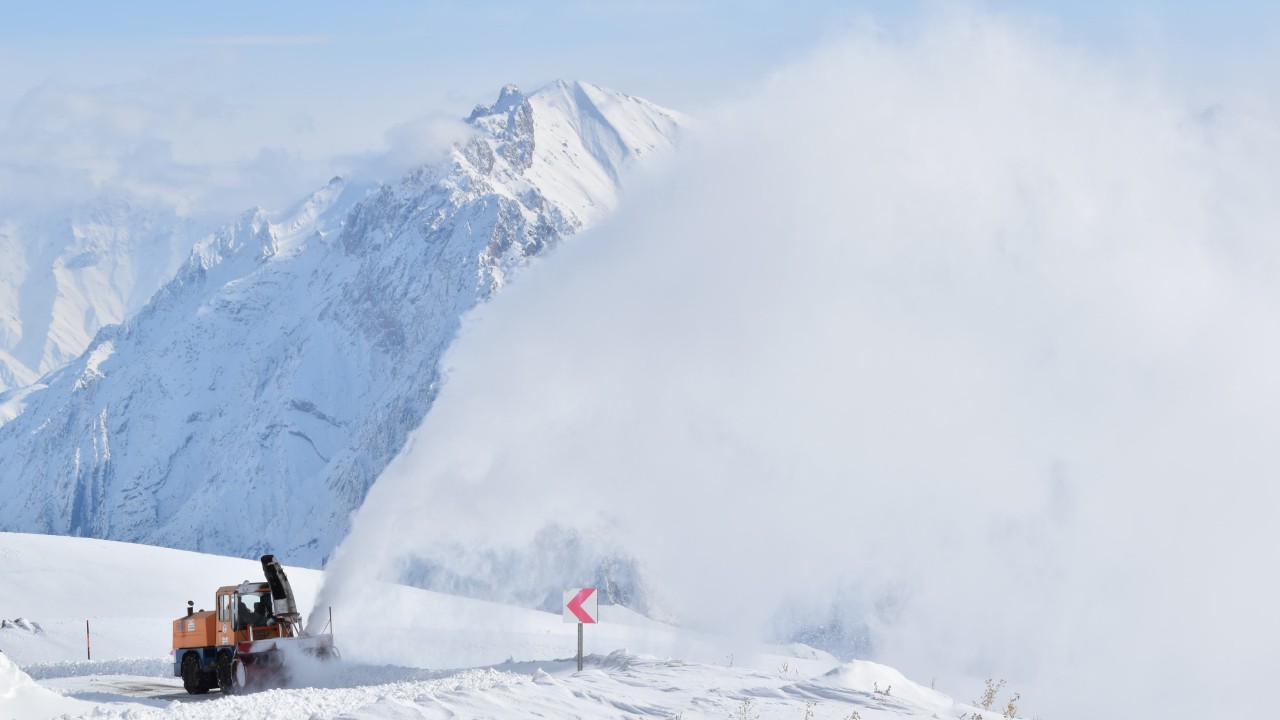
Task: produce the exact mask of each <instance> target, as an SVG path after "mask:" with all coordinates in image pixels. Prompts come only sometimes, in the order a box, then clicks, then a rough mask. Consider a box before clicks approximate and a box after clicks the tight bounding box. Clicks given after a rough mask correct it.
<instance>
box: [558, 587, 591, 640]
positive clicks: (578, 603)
mask: <svg viewBox="0 0 1280 720" xmlns="http://www.w3.org/2000/svg"><path fill="white" fill-rule="evenodd" d="M595 591H596V589H595V588H582V589H581V590H579V591H578V594H577V595H575V596H574V597H573V599H572V600H570V601H569V604H568V605H566V606H565V607H567V608H569V612H571V613H573V614H574V615H576V616H577V618H578V622H583V623H594V622H595V621H596V619H595V618H593V617H591V615H590V613H588V612H587V611H586V610H584V609H582V603H584V602H586V601H587V598H589V597H591V593H593V592H595ZM593 632H594V631H593Z"/></svg>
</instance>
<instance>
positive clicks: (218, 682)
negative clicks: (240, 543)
mask: <svg viewBox="0 0 1280 720" xmlns="http://www.w3.org/2000/svg"><path fill="white" fill-rule="evenodd" d="M262 571H263V573H264V574H265V575H266V577H267V581H266V582H248V581H246V582H243V583H240V584H239V585H228V586H226V587H220V588H218V592H217V594H216V595H215V596H214V608H215V609H214V610H208V611H206V610H201V611H200V612H195V610H194V607H193V605H194V604H193V603H192V602H190V601H188V602H187V614H186V615H185V616H183V617H180V618H178V619H177V620H174V621H173V674H174V676H176V677H180V678H182V685H183V687H185V688H186V690H187V692H189V693H191V694H192V695H200V694H203V693H207V692H209V690H210V689H211V688H215V687H216V688H219V689H221V690H222V692H224V693H228V694H230V693H241V692H246V691H248V690H253V689H256V688H260V687H271V686H280V685H284V684H286V683H287V682H288V679H289V678H288V667H287V663H288V659H287V658H288V657H289V656H290V655H291V654H292V653H294V652H297V653H301V654H306V655H310V656H313V657H316V658H320V659H328V658H331V657H337V655H338V651H337V649H336V648H335V647H334V646H333V634H332V633H330V634H327V635H314V636H311V635H307V634H306V632H305V631H303V629H302V616H301V615H299V614H298V606H297V603H295V602H294V599H293V589H292V588H291V587H290V586H289V578H288V577H286V576H285V574H284V568H283V567H281V566H280V563H278V562H276V558H275V556H274V555H263V556H262Z"/></svg>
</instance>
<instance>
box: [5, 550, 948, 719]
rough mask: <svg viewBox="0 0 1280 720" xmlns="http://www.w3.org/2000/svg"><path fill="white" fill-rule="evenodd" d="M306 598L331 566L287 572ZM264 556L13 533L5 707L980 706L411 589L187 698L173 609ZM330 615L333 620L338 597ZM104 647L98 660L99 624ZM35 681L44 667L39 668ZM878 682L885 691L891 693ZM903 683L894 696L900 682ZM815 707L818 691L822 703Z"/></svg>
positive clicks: (219, 711) (795, 662)
mask: <svg viewBox="0 0 1280 720" xmlns="http://www.w3.org/2000/svg"><path fill="white" fill-rule="evenodd" d="M288 573H289V578H290V581H291V583H292V585H293V587H294V589H295V591H296V593H297V595H298V597H299V600H300V601H301V603H302V605H303V606H304V607H309V606H310V604H311V603H312V601H313V599H314V597H315V592H316V590H317V588H318V586H319V584H320V581H321V578H322V573H321V572H319V571H314V570H306V569H301V568H289V569H288ZM260 577H261V567H260V565H259V564H258V563H256V562H253V561H249V560H241V559H236V558H226V557H218V556H212V555H201V554H198V553H191V552H185V551H179V550H169V549H164V548H157V547H150V546H145V545H131V544H126V543H117V542H110V541H103V540H94V539H85V538H69V537H54V536H43V535H24V534H14V533H0V613H3V614H6V615H15V614H16V615H17V616H20V617H21V618H22V619H21V620H20V621H18V617H16V616H15V617H13V618H7V619H8V620H10V621H11V622H8V623H4V627H3V628H0V651H3V654H0V718H10V717H15V718H23V719H24V720H25V719H28V718H29V719H33V720H34V719H37V718H46V717H60V716H69V717H95V718H122V719H123V718H129V719H130V720H142V719H145V718H166V719H172V718H211V719H212V718H219V719H221V718H227V717H236V718H294V717H297V718H317V719H318V718H344V719H354V718H436V717H460V718H473V717H474V718H479V717H504V718H506V717H578V718H616V717H683V718H690V719H692V718H725V717H760V718H802V717H809V715H807V714H806V713H807V712H809V711H811V712H812V717H814V718H832V719H834V718H848V717H850V716H851V713H855V712H856V713H858V716H859V717H862V718H866V719H868V720H870V719H871V718H894V717H937V718H947V717H956V718H958V717H960V716H961V715H963V714H965V713H966V712H972V708H969V707H965V706H962V705H960V704H957V703H955V702H953V701H952V700H950V699H949V698H947V697H946V696H944V695H942V694H941V693H937V692H934V691H932V690H929V689H927V688H924V687H921V686H918V685H916V684H914V683H912V682H911V681H909V680H907V679H906V678H904V677H903V676H902V675H900V674H899V673H897V672H896V671H894V670H892V669H891V668H887V667H883V666H880V665H876V664H874V663H868V662H853V663H847V664H841V663H839V662H837V661H836V660H834V659H833V658H831V657H830V656H827V655H826V654H824V653H821V652H817V651H814V650H813V649H811V648H807V647H805V646H791V647H778V646H763V645H759V646H743V645H735V644H733V643H730V642H728V641H725V640H723V639H719V638H715V637H710V636H705V635H699V634H696V633H690V632H686V631H683V630H681V629H679V628H676V627H672V626H668V625H663V624H661V623H657V622H654V621H652V620H648V619H645V618H642V617H639V616H637V615H635V614H634V613H631V612H629V611H627V610H625V609H623V608H618V607H613V606H603V607H601V614H602V622H601V624H599V625H596V626H589V627H587V628H586V635H585V639H586V642H585V647H586V652H587V658H586V663H585V668H584V670H583V671H582V672H577V671H576V667H575V663H574V661H573V659H572V656H573V654H574V651H575V643H576V626H574V625H572V624H565V623H563V622H562V620H561V618H560V616H559V615H557V614H552V613H544V612H537V611H532V610H526V609H522V608H515V607H509V606H505V605H499V604H495V603H488V602H482V601H476V600H469V599H465V598H459V597H453V596H448V595H442V594H439V593H432V592H427V591H424V590H418V589H415V588H408V587H403V586H387V585H381V586H376V587H370V588H368V589H367V590H368V592H367V597H366V598H365V601H366V602H364V603H363V604H362V605H361V606H360V607H338V608H334V629H335V638H336V642H337V644H338V645H339V647H340V649H341V650H342V652H343V656H344V657H343V660H342V661H340V662H337V663H315V664H308V663H295V664H294V665H293V669H294V670H295V682H294V683H293V684H292V686H291V687H288V688H280V689H272V690H266V691H262V692H258V693H253V694H249V695H243V696H232V697H223V696H222V695H221V694H220V693H218V692H216V691H215V692H212V693H209V694H208V695H203V696H191V695H187V694H186V693H185V692H184V691H183V689H182V685H181V681H180V680H179V679H178V678H175V677H173V676H172V664H171V663H172V661H171V658H170V656H169V655H168V649H169V639H170V638H169V627H170V625H169V623H170V621H171V620H172V619H173V618H174V617H176V616H178V615H180V614H181V613H182V612H183V611H184V608H185V603H186V600H188V599H191V600H195V602H196V605H197V607H200V606H208V605H209V604H210V601H211V599H212V596H213V592H214V590H215V589H216V588H217V587H218V586H220V585H224V584H230V583H237V582H240V581H242V580H246V579H257V578H260ZM318 610H319V615H320V616H321V617H326V618H327V613H328V608H321V609H318ZM86 619H88V620H89V622H90V629H91V632H92V652H93V659H92V660H87V659H85V637H84V633H85V626H84V622H85V620H86ZM33 678H34V680H33ZM877 691H879V692H877ZM886 691H887V694H885V693H886ZM810 703H811V704H812V705H809V704H810Z"/></svg>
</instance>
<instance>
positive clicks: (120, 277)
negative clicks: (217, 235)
mask: <svg viewBox="0 0 1280 720" xmlns="http://www.w3.org/2000/svg"><path fill="white" fill-rule="evenodd" d="M199 227H200V226H199V225H198V224H197V223H196V222H194V221H191V220H187V219H184V218H181V217H179V216H178V214H177V213H176V212H175V211H174V209H173V208H171V207H167V206H164V205H162V204H160V203H158V202H157V201H142V200H139V199H137V198H132V197H130V196H129V195H128V194H126V193H123V192H116V191H109V190H104V191H103V192H101V193H100V194H99V195H98V196H97V197H96V198H95V199H94V200H91V201H89V202H86V203H83V204H81V205H79V206H76V207H73V208H62V209H57V210H44V211H29V212H28V211H24V210H22V209H7V210H0V258H4V262H2V263H0V392H3V391H4V390H8V389H12V388H16V387H20V386H23V385H27V384H30V383H32V382H34V381H35V380H36V379H37V378H38V377H39V376H41V375H43V374H44V373H46V372H49V371H50V370H54V369H56V368H58V367H61V366H62V365H64V364H66V363H67V362H70V361H71V360H73V359H74V358H75V357H76V356H78V355H79V354H80V353H81V352H82V351H84V349H85V348H86V347H87V346H88V345H89V342H90V341H91V340H92V339H93V336H94V334H95V333H97V331H98V329H99V328H101V327H102V326H104V325H110V324H113V323H118V322H120V321H121V320H124V319H125V318H126V317H128V316H129V315H130V314H132V313H133V312H134V311H136V310H137V309H138V308H140V307H142V305H143V304H144V303H146V301H147V300H148V299H150V297H151V295H152V293H154V292H155V291H156V290H157V289H159V287H160V286H161V285H162V284H163V283H164V282H166V281H167V280H168V279H169V278H171V277H172V276H173V273H174V271H175V270H176V269H177V268H178V266H179V265H180V264H181V263H182V260H183V258H185V257H186V256H187V254H188V253H190V251H191V246H192V245H193V244H194V242H195V240H196V238H197V237H199V235H200V229H199ZM4 420H5V418H4V417H3V416H0V422H4Z"/></svg>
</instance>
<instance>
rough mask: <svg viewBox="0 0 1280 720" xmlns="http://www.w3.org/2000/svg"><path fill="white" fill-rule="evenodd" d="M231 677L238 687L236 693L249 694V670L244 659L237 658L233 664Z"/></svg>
mask: <svg viewBox="0 0 1280 720" xmlns="http://www.w3.org/2000/svg"><path fill="white" fill-rule="evenodd" d="M231 676H232V679H233V680H234V682H235V685H236V692H238V693H246V692H249V668H248V666H247V665H246V664H245V662H244V658H236V659H235V661H234V662H232V663H231Z"/></svg>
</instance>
